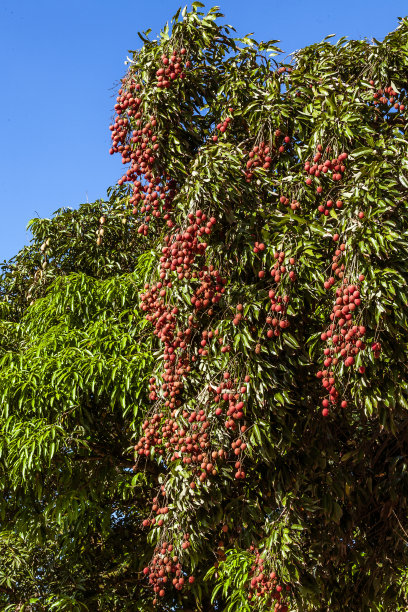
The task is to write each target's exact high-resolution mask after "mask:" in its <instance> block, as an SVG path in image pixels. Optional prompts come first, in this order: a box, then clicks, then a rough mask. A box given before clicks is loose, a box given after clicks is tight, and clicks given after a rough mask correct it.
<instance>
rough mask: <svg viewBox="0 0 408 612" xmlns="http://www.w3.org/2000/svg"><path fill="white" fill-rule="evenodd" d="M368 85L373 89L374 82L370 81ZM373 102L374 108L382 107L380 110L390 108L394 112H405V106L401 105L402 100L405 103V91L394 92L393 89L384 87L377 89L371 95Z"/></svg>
mask: <svg viewBox="0 0 408 612" xmlns="http://www.w3.org/2000/svg"><path fill="white" fill-rule="evenodd" d="M370 85H371V86H372V87H374V81H370ZM373 100H374V105H375V106H382V108H384V107H385V108H387V110H388V107H391V108H394V109H395V110H397V111H398V110H399V111H400V112H401V113H403V112H404V110H405V104H403V102H402V101H403V100H404V101H405V91H404V90H402V91H401V92H400V93H398V92H397V91H395V90H394V89H393V87H391V86H389V87H384V89H382V88H379V89H377V91H375V92H374V93H373Z"/></svg>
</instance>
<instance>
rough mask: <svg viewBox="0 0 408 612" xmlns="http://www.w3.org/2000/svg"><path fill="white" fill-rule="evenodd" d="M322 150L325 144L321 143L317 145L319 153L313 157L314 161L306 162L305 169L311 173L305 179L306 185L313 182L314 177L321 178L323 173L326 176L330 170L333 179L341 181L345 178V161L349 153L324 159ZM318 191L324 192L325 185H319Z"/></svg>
mask: <svg viewBox="0 0 408 612" xmlns="http://www.w3.org/2000/svg"><path fill="white" fill-rule="evenodd" d="M322 151H323V146H322V145H321V144H319V145H317V153H316V155H315V156H314V157H313V163H312V162H310V161H307V162H305V166H304V169H305V171H306V173H307V174H309V177H308V178H307V179H306V181H305V182H306V185H311V184H312V182H313V178H312V177H315V178H319V177H320V176H322V175H323V176H325V175H326V174H327V173H328V172H331V177H332V179H333V181H341V179H342V178H343V174H344V172H345V171H346V166H345V165H344V162H345V160H346V159H347V157H348V154H347V153H345V152H343V153H340V155H338V157H334V158H332V159H326V160H325V161H322V155H323V154H322ZM316 191H317V193H322V191H323V187H322V186H321V185H319V186H318V187H317V189H316Z"/></svg>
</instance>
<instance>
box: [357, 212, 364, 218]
mask: <svg viewBox="0 0 408 612" xmlns="http://www.w3.org/2000/svg"><path fill="white" fill-rule="evenodd" d="M358 218H359V219H364V213H363V212H362V211H360V212H359V213H358Z"/></svg>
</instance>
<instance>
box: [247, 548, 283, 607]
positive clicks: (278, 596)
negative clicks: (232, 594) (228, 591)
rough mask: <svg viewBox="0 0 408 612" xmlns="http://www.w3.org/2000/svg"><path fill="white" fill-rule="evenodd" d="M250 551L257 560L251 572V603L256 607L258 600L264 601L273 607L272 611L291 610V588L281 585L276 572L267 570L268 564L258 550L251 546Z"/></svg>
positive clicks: (249, 596) (249, 594)
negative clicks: (289, 605) (288, 599)
mask: <svg viewBox="0 0 408 612" xmlns="http://www.w3.org/2000/svg"><path fill="white" fill-rule="evenodd" d="M250 550H251V552H253V553H254V555H255V559H254V563H253V565H252V566H251V572H250V577H251V581H250V583H249V590H248V599H249V601H250V602H251V603H252V604H255V605H256V604H257V600H258V601H259V599H262V601H263V604H264V605H267V606H271V608H270V609H271V610H274V611H275V612H287V611H288V609H289V608H288V602H287V601H286V597H287V595H288V593H289V591H290V586H289V585H282V584H280V582H279V580H278V577H277V574H276V572H275V571H274V570H270V569H267V563H266V561H265V559H264V557H263V556H262V555H261V554H260V552H259V550H258V549H257V548H255V547H254V546H251V548H250ZM273 602H275V603H273Z"/></svg>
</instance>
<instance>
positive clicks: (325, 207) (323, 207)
mask: <svg viewBox="0 0 408 612" xmlns="http://www.w3.org/2000/svg"><path fill="white" fill-rule="evenodd" d="M334 207H336V208H338V209H340V208H343V202H342V201H341V200H337V201H336V202H333V200H327V202H326V203H325V204H319V206H318V207H317V210H318V211H319V212H320V213H322V214H324V215H325V217H328V216H329V214H330V209H332V208H334Z"/></svg>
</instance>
